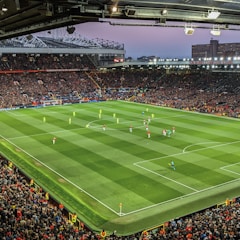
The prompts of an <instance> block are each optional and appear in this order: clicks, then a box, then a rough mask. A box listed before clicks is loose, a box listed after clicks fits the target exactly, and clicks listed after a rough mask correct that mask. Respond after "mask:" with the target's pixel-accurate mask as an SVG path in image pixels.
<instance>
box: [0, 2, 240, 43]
mask: <svg viewBox="0 0 240 240" xmlns="http://www.w3.org/2000/svg"><path fill="white" fill-rule="evenodd" d="M114 5H115V6H116V9H115V12H114V11H113V8H112V7H113V6H114ZM216 17H217V18H216ZM115 18H116V19H144V20H154V21H155V22H156V23H157V24H162V25H164V26H168V23H169V22H171V21H179V22H183V23H196V22H197V23H210V24H218V25H220V27H221V28H225V29H233V30H239V29H238V26H240V1H238V0H225V1H224V0H166V1H159V0H145V1H143V0H45V1H43V0H41V1H40V0H0V40H1V39H7V38H12V37H16V36H20V35H26V34H30V33H34V32H38V31H43V30H50V29H54V28H58V27H64V26H68V27H70V28H69V32H68V33H69V34H71V31H74V28H71V27H72V25H74V24H78V23H83V22H89V21H102V20H104V21H106V20H107V21H111V20H112V19H115ZM235 26H237V28H236V27H235Z"/></svg>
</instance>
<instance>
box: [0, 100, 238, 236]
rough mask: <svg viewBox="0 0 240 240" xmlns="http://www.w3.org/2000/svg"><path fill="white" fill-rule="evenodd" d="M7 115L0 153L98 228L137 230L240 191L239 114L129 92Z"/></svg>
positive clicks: (4, 113) (123, 231)
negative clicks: (147, 99) (134, 99)
mask: <svg viewBox="0 0 240 240" xmlns="http://www.w3.org/2000/svg"><path fill="white" fill-rule="evenodd" d="M0 119H1V122H0V129H1V145H0V151H1V153H2V154H3V155H4V156H6V157H7V158H8V159H11V160H12V161H13V162H14V164H15V165H16V166H18V167H19V168H20V169H22V170H23V171H24V172H25V173H26V174H27V175H29V176H30V177H32V178H34V179H35V182H37V183H38V184H40V185H41V186H43V187H44V189H45V190H46V191H48V192H49V193H50V195H52V196H53V197H54V198H56V199H57V200H58V201H61V202H63V203H64V205H65V206H66V207H67V208H68V209H69V210H70V211H72V212H76V213H77V214H78V217H79V218H80V219H81V220H83V221H84V222H85V223H86V224H87V225H88V226H89V227H91V228H93V229H94V230H96V231H100V230H101V229H105V230H106V231H107V232H108V233H111V232H112V231H114V230H116V231H117V233H118V234H119V235H127V234H131V233H134V232H137V231H141V230H143V229H146V228H152V227H155V226H157V225H159V224H161V223H164V222H165V221H168V220H169V219H172V218H177V217H179V216H183V215H186V214H189V213H191V212H194V211H198V210H201V209H203V208H206V207H210V206H212V205H214V204H216V203H220V202H222V201H224V200H225V199H226V198H232V197H236V196H239V193H240V190H239V176H240V162H239V156H240V152H239V147H240V140H239V132H238V129H239V125H240V122H239V121H238V119H230V118H223V117H216V116H212V115H204V114H198V113H192V112H185V111H180V110H176V109H168V108H161V107H157V106H151V105H144V104H137V103H130V102H122V101H108V102H100V103H89V104H75V105H66V106H54V107H46V108H40V109H21V110H14V111H2V112H0ZM148 119H149V120H150V122H149V123H148V125H149V130H150V131H151V138H150V139H148V138H147V134H146V129H145V126H144V120H145V121H146V122H148ZM103 125H106V130H105V131H104V130H103V129H102V126H103ZM130 125H132V126H133V132H132V133H130V132H129V126H130ZM173 126H174V127H175V128H176V132H175V133H174V134H172V135H171V137H165V136H163V135H162V130H163V129H172V127H173ZM53 137H56V138H57V140H56V144H52V139H53ZM172 160H173V161H174V162H175V167H176V170H173V169H172V168H171V167H170V166H169V163H170V162H171V161H172ZM120 206H121V207H120Z"/></svg>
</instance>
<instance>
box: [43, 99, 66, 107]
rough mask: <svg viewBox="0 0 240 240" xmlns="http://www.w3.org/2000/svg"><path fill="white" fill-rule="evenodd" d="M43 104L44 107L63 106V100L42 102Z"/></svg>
mask: <svg viewBox="0 0 240 240" xmlns="http://www.w3.org/2000/svg"><path fill="white" fill-rule="evenodd" d="M41 104H42V106H43V107H46V106H55V105H62V99H54V100H41Z"/></svg>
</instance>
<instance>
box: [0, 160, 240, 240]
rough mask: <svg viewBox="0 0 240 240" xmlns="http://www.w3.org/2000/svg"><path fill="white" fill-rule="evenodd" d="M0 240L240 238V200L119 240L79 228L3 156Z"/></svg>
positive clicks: (226, 239)
mask: <svg viewBox="0 0 240 240" xmlns="http://www.w3.org/2000/svg"><path fill="white" fill-rule="evenodd" d="M0 175H1V178H0V239H1V240H43V239H49V240H85V239H86V240H90V239H91V240H94V239H96V240H97V239H106V240H138V239H139V240H143V239H145V240H146V239H149V240H151V239H152V240H158V239H159V240H166V239H167V240H185V239H187V240H191V239H192V240H238V239H240V198H237V199H234V200H231V201H226V203H224V204H222V205H220V206H218V207H212V208H211V209H206V210H204V211H201V212H198V213H193V214H191V215H189V216H185V217H181V218H179V219H173V220H170V221H169V222H166V223H165V224H164V225H163V226H161V227H158V228H155V229H153V230H151V231H145V230H144V229H143V231H142V232H139V233H136V234H132V235H130V236H117V234H116V233H114V232H113V233H110V234H109V233H108V234H107V233H106V236H104V237H103V236H101V233H96V232H93V231H91V230H90V229H89V228H87V227H85V225H84V223H83V224H80V226H79V224H78V225H76V224H74V223H73V222H72V221H71V220H70V218H69V214H68V211H67V209H65V208H64V207H63V206H61V203H57V202H56V201H54V200H53V199H51V198H50V197H49V196H48V195H47V192H45V191H44V190H42V189H41V188H39V187H37V188H36V187H34V183H33V182H32V180H30V179H28V178H27V177H26V176H24V175H23V174H22V173H21V171H20V170H19V169H18V168H17V167H15V166H14V165H13V164H12V163H11V162H10V161H8V160H7V159H5V158H4V157H2V156H0Z"/></svg>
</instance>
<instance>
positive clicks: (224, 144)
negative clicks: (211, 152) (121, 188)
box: [133, 141, 240, 192]
mask: <svg viewBox="0 0 240 240" xmlns="http://www.w3.org/2000/svg"><path fill="white" fill-rule="evenodd" d="M239 142H240V141H235V142H230V143H223V144H218V145H215V146H210V147H205V148H201V149H195V150H192V151H188V152H185V151H184V150H183V152H180V153H176V154H172V155H168V156H163V157H159V158H152V159H149V160H144V161H140V162H136V163H133V165H134V166H137V167H139V168H142V169H144V170H145V171H148V172H151V173H152V174H155V175H158V176H160V177H162V178H165V179H167V180H169V181H172V182H174V183H176V184H178V185H181V186H184V187H186V188H188V189H191V190H193V191H194V192H199V190H197V189H195V188H192V187H190V186H188V185H186V184H183V183H181V182H178V181H175V180H173V179H171V178H168V177H166V176H164V175H162V174H159V173H157V172H155V171H152V170H150V169H148V168H145V167H142V166H140V165H139V164H141V163H145V162H152V161H156V160H160V159H163V158H169V157H173V156H179V155H183V154H187V153H193V152H197V151H201V150H205V149H209V148H215V147H222V146H226V145H230V144H235V143H239ZM205 143H206V142H205ZM211 143H212V142H211ZM193 145H195V144H193ZM190 146H192V145H190ZM186 148H187V147H186ZM186 148H184V149H186ZM220 169H221V168H220ZM223 170H224V169H223ZM226 171H229V172H231V171H230V170H226ZM239 175H240V174H239Z"/></svg>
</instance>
